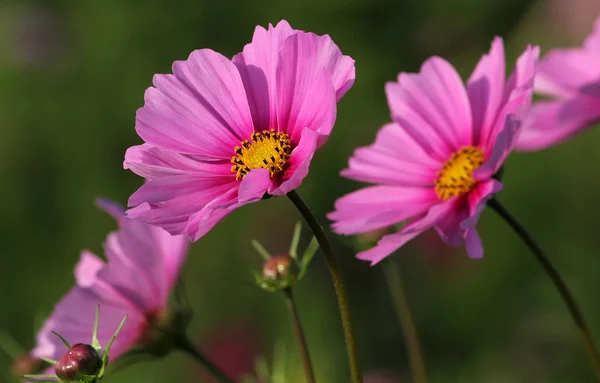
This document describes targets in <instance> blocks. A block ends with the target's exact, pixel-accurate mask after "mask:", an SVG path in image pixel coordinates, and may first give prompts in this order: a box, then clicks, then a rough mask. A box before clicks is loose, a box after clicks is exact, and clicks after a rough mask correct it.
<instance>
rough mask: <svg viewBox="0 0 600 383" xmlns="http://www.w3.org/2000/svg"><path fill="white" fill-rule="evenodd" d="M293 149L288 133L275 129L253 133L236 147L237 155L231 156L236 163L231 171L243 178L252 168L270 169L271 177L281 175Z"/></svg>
mask: <svg viewBox="0 0 600 383" xmlns="http://www.w3.org/2000/svg"><path fill="white" fill-rule="evenodd" d="M291 152H292V149H291V145H290V136H289V135H288V134H287V133H283V132H275V130H274V129H271V130H270V131H269V130H263V131H262V132H255V133H252V138H251V139H250V140H249V141H248V140H244V141H242V142H241V147H240V146H236V147H235V153H236V156H234V157H232V158H231V162H232V163H233V164H234V165H233V166H232V167H231V171H232V172H234V173H235V179H236V180H241V179H242V178H244V176H245V175H246V174H247V173H248V172H250V170H252V169H260V168H263V169H268V170H269V174H270V175H271V178H274V177H277V176H280V175H281V174H283V172H284V171H285V165H286V163H287V161H288V160H289V159H290V155H291Z"/></svg>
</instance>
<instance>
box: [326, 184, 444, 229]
mask: <svg viewBox="0 0 600 383" xmlns="http://www.w3.org/2000/svg"><path fill="white" fill-rule="evenodd" d="M437 202H438V198H437V195H436V194H435V191H434V190H433V189H431V188H427V189H426V188H415V187H401V186H371V187H367V188H364V189H360V190H357V191H355V192H353V193H350V194H347V195H345V196H344V197H342V198H339V199H338V200H337V201H336V202H335V209H336V210H335V211H334V212H332V213H329V214H328V216H327V217H328V218H329V219H331V220H333V221H335V223H334V224H332V226H331V227H332V229H333V230H334V231H335V232H336V233H338V234H345V235H349V234H357V233H362V232H365V231H370V230H375V229H379V228H383V227H387V226H391V225H394V224H397V223H399V222H402V221H404V220H406V219H410V218H413V217H416V216H420V215H422V214H424V213H425V212H427V210H428V209H429V208H430V207H431V206H433V205H434V204H436V203H437Z"/></svg>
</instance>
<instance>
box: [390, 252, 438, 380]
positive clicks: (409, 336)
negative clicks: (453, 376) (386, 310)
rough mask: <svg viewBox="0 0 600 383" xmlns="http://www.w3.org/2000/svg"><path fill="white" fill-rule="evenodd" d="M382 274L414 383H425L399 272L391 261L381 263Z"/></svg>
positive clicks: (418, 345)
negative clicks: (396, 315)
mask: <svg viewBox="0 0 600 383" xmlns="http://www.w3.org/2000/svg"><path fill="white" fill-rule="evenodd" d="M383 274H384V276H385V281H386V283H387V285H388V289H389V290H390V294H391V296H392V302H393V303H394V307H395V309H396V313H397V314H398V319H399V320H400V326H401V327H402V332H403V334H404V342H405V346H406V350H407V351H408V360H409V363H410V369H411V371H412V374H413V378H414V381H415V383H427V382H428V379H427V370H426V369H425V361H424V359H423V354H422V352H421V345H420V343H419V336H418V335H417V329H416V327H415V323H414V321H413V317H412V314H411V311H410V306H409V304H408V298H407V297H406V294H405V292H404V287H403V284H402V277H401V276H400V270H398V268H397V267H396V265H395V264H394V263H393V261H392V260H388V261H385V262H384V263H383Z"/></svg>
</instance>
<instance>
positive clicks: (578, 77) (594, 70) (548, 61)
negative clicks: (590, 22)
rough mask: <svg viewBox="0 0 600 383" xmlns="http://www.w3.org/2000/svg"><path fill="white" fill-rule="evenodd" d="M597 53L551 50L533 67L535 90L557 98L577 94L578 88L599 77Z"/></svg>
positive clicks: (599, 59) (576, 50) (598, 56)
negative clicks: (535, 72)
mask: <svg viewBox="0 0 600 383" xmlns="http://www.w3.org/2000/svg"><path fill="white" fill-rule="evenodd" d="M598 68H600V52H588V51H584V50H582V49H575V48H570V49H553V50H551V51H550V52H549V53H548V54H547V55H546V56H545V57H544V59H543V60H542V61H540V63H539V66H538V68H537V76H536V79H535V90H536V91H537V92H539V93H541V94H545V95H548V96H555V97H558V98H562V99H564V98H569V97H572V96H574V95H577V94H578V93H579V91H580V89H581V88H583V87H585V86H586V85H588V84H590V83H595V82H598V81H599V80H600V71H599V70H598Z"/></svg>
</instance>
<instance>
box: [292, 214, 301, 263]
mask: <svg viewBox="0 0 600 383" xmlns="http://www.w3.org/2000/svg"><path fill="white" fill-rule="evenodd" d="M301 232H302V223H301V222H300V221H298V222H296V225H295V226H294V235H293V237H292V243H291V244H290V257H292V258H293V259H294V261H297V260H298V243H299V242H300V233H301Z"/></svg>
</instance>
